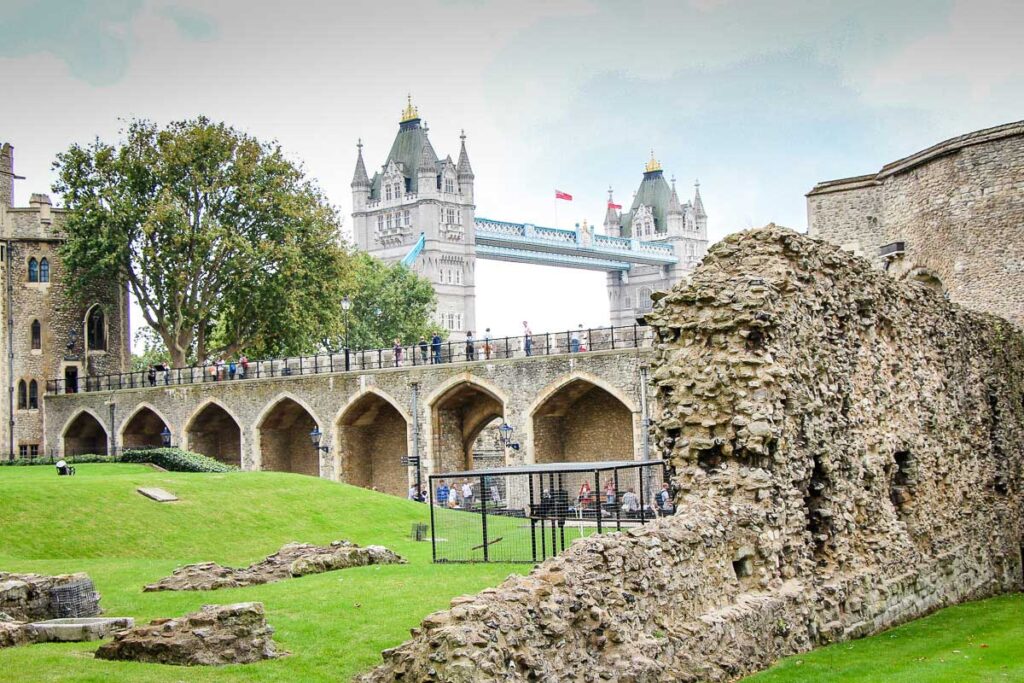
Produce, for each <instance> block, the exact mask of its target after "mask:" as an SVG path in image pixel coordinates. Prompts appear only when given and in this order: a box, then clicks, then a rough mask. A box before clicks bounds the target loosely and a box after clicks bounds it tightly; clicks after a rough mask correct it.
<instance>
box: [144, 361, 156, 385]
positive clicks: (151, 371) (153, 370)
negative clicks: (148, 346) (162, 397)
mask: <svg viewBox="0 0 1024 683" xmlns="http://www.w3.org/2000/svg"><path fill="white" fill-rule="evenodd" d="M146 375H147V379H149V386H151V387H155V386H156V366H155V365H150V366H149V372H148V373H146Z"/></svg>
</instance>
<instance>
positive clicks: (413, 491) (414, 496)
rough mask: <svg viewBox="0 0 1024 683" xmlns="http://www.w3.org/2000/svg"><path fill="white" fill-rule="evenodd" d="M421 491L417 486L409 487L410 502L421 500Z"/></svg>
mask: <svg viewBox="0 0 1024 683" xmlns="http://www.w3.org/2000/svg"><path fill="white" fill-rule="evenodd" d="M419 495H420V490H419V489H418V488H417V487H416V486H415V485H413V486H410V487H409V500H419Z"/></svg>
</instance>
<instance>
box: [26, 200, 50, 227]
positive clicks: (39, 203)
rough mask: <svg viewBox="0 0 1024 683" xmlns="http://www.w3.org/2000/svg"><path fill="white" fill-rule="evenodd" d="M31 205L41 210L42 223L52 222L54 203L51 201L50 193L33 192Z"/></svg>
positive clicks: (40, 218)
mask: <svg viewBox="0 0 1024 683" xmlns="http://www.w3.org/2000/svg"><path fill="white" fill-rule="evenodd" d="M28 203H29V206H31V207H33V208H35V209H38V210H39V221H40V222H42V223H49V222H50V208H51V207H52V204H51V202H50V195H48V194H33V195H32V198H31V199H29V200H28Z"/></svg>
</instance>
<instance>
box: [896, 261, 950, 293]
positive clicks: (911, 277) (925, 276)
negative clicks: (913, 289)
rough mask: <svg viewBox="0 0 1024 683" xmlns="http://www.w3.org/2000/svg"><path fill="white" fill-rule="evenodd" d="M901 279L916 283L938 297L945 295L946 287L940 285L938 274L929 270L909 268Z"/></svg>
mask: <svg viewBox="0 0 1024 683" xmlns="http://www.w3.org/2000/svg"><path fill="white" fill-rule="evenodd" d="M903 279H904V280H908V281H910V282H916V283H918V284H920V285H922V286H923V287H925V288H926V289H929V290H931V291H933V292H935V293H936V294H938V295H939V296H942V295H943V294H945V293H946V287H945V285H943V284H942V278H940V277H939V275H938V273H936V272H935V271H934V270H931V269H930V268H922V267H915V268H911V269H910V270H908V271H907V274H906V275H904V276H903Z"/></svg>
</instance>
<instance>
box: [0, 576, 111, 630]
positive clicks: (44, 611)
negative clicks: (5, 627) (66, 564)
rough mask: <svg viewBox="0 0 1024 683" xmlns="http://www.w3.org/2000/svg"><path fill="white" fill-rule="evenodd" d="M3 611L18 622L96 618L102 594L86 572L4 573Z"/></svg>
mask: <svg viewBox="0 0 1024 683" xmlns="http://www.w3.org/2000/svg"><path fill="white" fill-rule="evenodd" d="M0 612H2V613H4V614H5V615H7V616H8V617H9V618H10V619H13V620H16V621H40V620H44V619H59V618H62V617H93V616H96V615H98V614H99V613H100V595H99V593H97V592H96V589H95V587H94V586H93V584H92V579H90V578H89V576H88V575H87V574H83V573H77V574H61V575H58V576H44V575H42V574H10V573H7V572H0Z"/></svg>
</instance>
